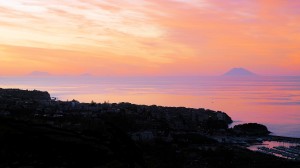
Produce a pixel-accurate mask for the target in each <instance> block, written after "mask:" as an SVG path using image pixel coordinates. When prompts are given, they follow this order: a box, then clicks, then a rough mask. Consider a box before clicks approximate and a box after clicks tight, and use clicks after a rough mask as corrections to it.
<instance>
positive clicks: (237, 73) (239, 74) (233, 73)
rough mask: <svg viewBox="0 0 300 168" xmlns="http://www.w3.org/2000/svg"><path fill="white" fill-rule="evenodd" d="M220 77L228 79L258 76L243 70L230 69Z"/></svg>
mask: <svg viewBox="0 0 300 168" xmlns="http://www.w3.org/2000/svg"><path fill="white" fill-rule="evenodd" d="M222 76H230V77H243V76H247V77H249V76H258V75H257V74H255V73H253V72H251V71H249V70H247V69H244V68H232V69H230V70H229V71H228V72H226V73H225V74H223V75H222Z"/></svg>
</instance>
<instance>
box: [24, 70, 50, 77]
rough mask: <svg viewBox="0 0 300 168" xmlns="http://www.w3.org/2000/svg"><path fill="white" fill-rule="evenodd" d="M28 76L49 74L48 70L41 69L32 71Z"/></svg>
mask: <svg viewBox="0 0 300 168" xmlns="http://www.w3.org/2000/svg"><path fill="white" fill-rule="evenodd" d="M28 76H39V77H40V76H50V74H49V73H48V72H42V71H33V72H31V73H30V74H28Z"/></svg>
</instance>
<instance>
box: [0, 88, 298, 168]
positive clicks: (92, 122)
mask: <svg viewBox="0 0 300 168" xmlns="http://www.w3.org/2000/svg"><path fill="white" fill-rule="evenodd" d="M230 123H232V119H231V118H230V116H228V115H227V114H226V113H224V112H221V111H213V110H209V109H204V108H200V109H194V108H185V107H163V106H156V105H151V106H147V105H136V104H131V103H126V102H123V103H107V102H104V103H97V102H94V101H92V102H90V103H80V102H79V101H77V100H72V101H60V100H57V99H55V98H51V96H50V94H49V93H48V92H42V91H38V90H32V91H30V90H20V89H1V88H0V142H1V144H2V145H3V148H0V157H1V161H0V167H108V168H121V167H137V168H151V167H156V168H165V167H180V168H181V167H190V168H196V167H208V168H218V167H245V168H250V167H297V166H298V165H299V159H300V158H299V157H298V156H296V155H293V156H294V157H293V158H292V159H290V160H286V159H282V158H278V157H275V156H272V155H266V154H263V153H257V152H253V151H250V150H248V149H247V147H248V146H249V145H251V144H257V143H261V142H262V141H264V140H265V141H270V140H280V139H281V140H289V141H295V142H300V140H299V139H293V138H289V139H287V138H285V137H273V136H269V135H268V134H269V131H268V130H267V128H266V127H265V126H263V125H261V124H256V123H250V124H243V125H238V126H235V127H234V128H229V127H228V124H230ZM257 133H258V134H257ZM299 148H300V146H299ZM295 151H296V150H295ZM299 152H300V150H299Z"/></svg>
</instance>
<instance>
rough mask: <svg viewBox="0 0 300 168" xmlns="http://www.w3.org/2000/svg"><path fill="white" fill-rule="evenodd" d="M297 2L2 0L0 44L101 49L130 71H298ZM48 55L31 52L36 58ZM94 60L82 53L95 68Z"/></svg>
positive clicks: (81, 50) (94, 52)
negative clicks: (244, 69)
mask: <svg viewBox="0 0 300 168" xmlns="http://www.w3.org/2000/svg"><path fill="white" fill-rule="evenodd" d="M299 6H300V3H299V2H298V1H284V0H274V1H272V2H271V1H258V0H254V1H252V0H239V1H230V2H228V1H226V2H225V1H221V0H184V1H183V0H124V1H118V0H110V1H107V0H47V1H37V0H14V1H0V24H1V26H0V35H1V39H0V44H3V45H7V46H9V45H10V46H11V47H12V48H13V47H14V46H23V47H28V48H41V49H46V50H47V49H48V50H56V51H57V54H59V52H58V51H62V50H71V51H72V52H74V53H72V54H74V55H76V53H90V54H87V56H89V55H93V56H94V55H103V53H105V56H103V57H107V58H108V57H109V60H112V61H111V62H110V63H108V64H111V66H115V67H117V66H120V65H122V66H125V67H126V66H128V67H127V68H129V69H130V70H127V71H126V72H128V74H129V75H130V74H131V73H133V72H134V71H143V72H144V71H147V72H149V73H150V72H151V73H152V74H153V75H156V74H218V73H221V72H222V71H225V70H226V69H228V68H231V67H235V66H244V67H248V68H250V69H254V70H255V71H256V72H259V73H265V74H268V73H269V74H270V73H271V74H272V73H273V74H275V73H276V74H278V73H281V74H299V73H300V68H299V67H300V59H299V54H300V48H299V46H298V44H299V43H300V29H299V27H300V23H299V22H298V20H299V19H300V12H299V11H298V8H297V7H299ZM14 52H15V53H12V51H11V52H10V53H9V55H6V57H10V59H11V60H15V61H16V62H18V60H17V59H19V58H18V57H16V56H15V55H22V53H20V51H17V50H15V51H14ZM35 52H36V51H35ZM0 53H3V51H1V50H0ZM6 54H8V53H6ZM28 55H30V54H27V55H26V56H25V55H23V57H24V58H26V57H28ZM33 55H35V53H33ZM43 55H44V54H43V53H39V56H38V57H30V58H29V57H28V59H30V60H32V61H33V62H35V61H36V60H41V59H43V58H41V57H44V56H43ZM60 55H64V54H60ZM2 57H3V56H2ZM51 59H54V58H51ZM59 59H61V60H65V59H67V57H66V56H62V57H60V58H59ZM140 59H141V60H146V62H147V63H149V66H147V65H146V64H144V63H143V66H139V65H136V66H133V67H132V66H130V65H131V64H130V63H129V62H128V61H126V60H131V61H133V62H139V60H140ZM90 60H92V59H90V58H89V57H86V59H85V60H84V59H82V60H81V61H83V62H84V63H86V64H91V66H92V68H91V69H96V68H97V66H95V65H94V64H93V63H91V62H90ZM105 60H106V59H105ZM135 60H136V61H135ZM258 60H259V61H258ZM270 60H272V61H270ZM94 61H95V60H94ZM50 62H51V61H50ZM114 62H116V63H115V64H114ZM0 64H1V63H0ZM27 64H28V65H27V66H28V70H29V69H30V68H29V67H30V66H31V65H30V64H29V63H27ZM100 64H104V63H103V62H102V63H100ZM43 65H47V62H44V63H43ZM74 66H75V65H74ZM17 67H18V66H16V67H15V68H17ZM145 67H146V69H147V68H148V69H147V70H145ZM266 67H267V68H266ZM31 69H32V70H36V69H33V67H32V68H31ZM74 69H76V68H74ZM79 69H80V68H79ZM2 70H4V69H3V68H2ZM49 70H50V69H49ZM50 71H51V70H50ZM52 71H56V70H54V69H53V70H52ZM17 72H19V71H18V70H11V71H10V73H17ZM76 72H77V71H76ZM149 73H148V74H149ZM99 74H100V75H101V72H99ZM112 74H113V73H112Z"/></svg>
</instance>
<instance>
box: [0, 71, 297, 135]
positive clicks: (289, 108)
mask: <svg viewBox="0 0 300 168" xmlns="http://www.w3.org/2000/svg"><path fill="white" fill-rule="evenodd" d="M0 87H2V88H21V89H38V90H47V91H49V92H50V94H51V96H53V97H57V98H58V99H60V100H72V99H76V100H79V101H82V102H91V101H92V100H93V101H96V102H101V103H102V102H104V101H109V102H111V103H114V102H116V103H117V102H130V103H135V104H146V105H153V104H155V105H162V106H184V107H193V108H208V109H212V110H220V111H224V112H226V113H227V114H228V115H229V116H230V117H232V119H233V120H234V121H235V122H234V124H239V123H246V122H256V123H262V124H265V125H266V126H267V127H268V128H269V129H270V131H271V132H273V134H275V135H281V136H290V137H300V122H299V121H300V77H244V78H237V77H118V78H117V77H91V76H82V77H57V76H56V77H55V76H48V77H28V76H27V77H1V78H0Z"/></svg>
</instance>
